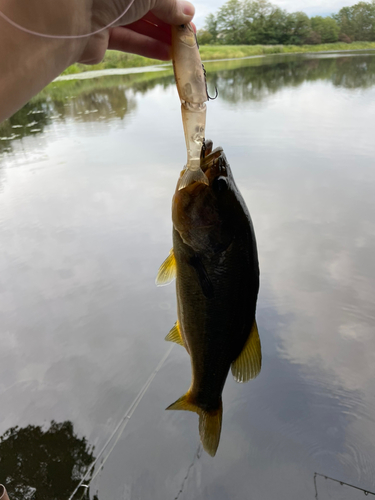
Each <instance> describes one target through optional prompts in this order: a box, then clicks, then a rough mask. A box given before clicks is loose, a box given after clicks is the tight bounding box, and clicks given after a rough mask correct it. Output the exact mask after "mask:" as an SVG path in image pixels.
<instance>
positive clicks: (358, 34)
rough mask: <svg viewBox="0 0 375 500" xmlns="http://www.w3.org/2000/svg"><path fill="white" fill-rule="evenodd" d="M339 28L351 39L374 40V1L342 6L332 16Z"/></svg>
mask: <svg viewBox="0 0 375 500" xmlns="http://www.w3.org/2000/svg"><path fill="white" fill-rule="evenodd" d="M333 17H334V18H335V20H336V21H337V24H338V26H339V28H340V33H345V34H346V35H348V36H349V37H350V38H351V39H352V40H360V41H372V40H375V2H374V1H372V2H371V3H366V2H359V3H357V4H355V5H353V6H352V7H343V8H342V9H340V11H339V12H338V13H337V14H336V15H335V16H333Z"/></svg>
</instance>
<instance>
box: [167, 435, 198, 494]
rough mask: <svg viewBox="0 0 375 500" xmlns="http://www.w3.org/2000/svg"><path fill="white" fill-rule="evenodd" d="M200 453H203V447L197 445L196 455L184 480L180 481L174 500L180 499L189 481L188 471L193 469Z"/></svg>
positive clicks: (188, 471)
mask: <svg viewBox="0 0 375 500" xmlns="http://www.w3.org/2000/svg"><path fill="white" fill-rule="evenodd" d="M202 451H203V446H202V444H201V443H199V445H198V449H197V451H196V453H195V455H194V458H193V461H192V462H191V464H190V465H189V467H188V470H187V472H186V475H185V477H184V479H183V480H182V483H181V486H180V490H179V492H178V493H177V495H176V496H175V497H174V500H178V499H179V498H180V495H181V493H182V492H183V491H184V488H185V483H186V481H187V480H188V479H189V475H190V471H191V469H192V468H193V467H194V465H195V462H196V461H197V460H199V459H200V458H201V455H202Z"/></svg>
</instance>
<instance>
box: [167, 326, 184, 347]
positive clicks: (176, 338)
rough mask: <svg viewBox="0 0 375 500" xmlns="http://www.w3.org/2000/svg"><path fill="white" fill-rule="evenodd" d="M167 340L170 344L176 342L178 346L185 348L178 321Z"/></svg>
mask: <svg viewBox="0 0 375 500" xmlns="http://www.w3.org/2000/svg"><path fill="white" fill-rule="evenodd" d="M165 340H167V341H169V342H175V343H176V344H179V345H182V346H184V341H183V340H182V336H181V332H180V325H179V323H178V321H176V323H175V324H174V326H173V328H172V329H171V330H170V332H169V333H168V335H167V336H166V337H165Z"/></svg>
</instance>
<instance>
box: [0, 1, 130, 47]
mask: <svg viewBox="0 0 375 500" xmlns="http://www.w3.org/2000/svg"><path fill="white" fill-rule="evenodd" d="M134 2H135V0H131V2H130V4H129V5H128V6H127V7H126V9H125V10H124V12H123V13H122V14H120V15H119V16H118V17H116V19H114V20H113V21H112V22H111V23H109V24H107V26H104V28H100V29H98V30H96V31H93V32H92V33H87V34H85V35H48V34H47V33H39V32H37V31H33V30H29V29H27V28H24V27H23V26H21V25H20V24H18V23H16V22H14V21H12V19H10V18H9V17H8V16H6V15H5V14H4V13H3V12H1V10H0V17H2V18H3V19H5V21H7V22H8V23H9V24H11V25H12V26H14V27H15V28H17V29H19V30H21V31H24V32H25V33H28V34H29V35H35V36H40V37H42V38H57V39H59V38H60V39H61V38H62V39H65V40H67V39H75V38H88V37H90V36H92V35H96V34H97V33H101V32H102V31H105V30H107V29H108V28H110V27H111V26H113V25H114V24H115V23H117V21H119V20H120V19H121V18H122V17H124V16H125V14H126V13H127V12H128V10H129V9H130V7H131V6H132V5H133V3H134Z"/></svg>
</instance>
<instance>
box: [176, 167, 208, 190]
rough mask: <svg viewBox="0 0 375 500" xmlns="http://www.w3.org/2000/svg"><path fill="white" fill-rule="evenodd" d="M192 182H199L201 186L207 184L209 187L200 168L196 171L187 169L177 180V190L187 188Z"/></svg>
mask: <svg viewBox="0 0 375 500" xmlns="http://www.w3.org/2000/svg"><path fill="white" fill-rule="evenodd" d="M193 182H201V183H202V184H207V186H208V185H209V181H208V179H207V176H206V174H205V173H204V172H203V170H202V169H201V168H200V167H199V168H198V170H190V169H189V168H186V170H185V171H184V173H183V174H182V177H181V178H180V180H179V183H178V190H180V189H183V188H185V187H186V186H189V184H193Z"/></svg>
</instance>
